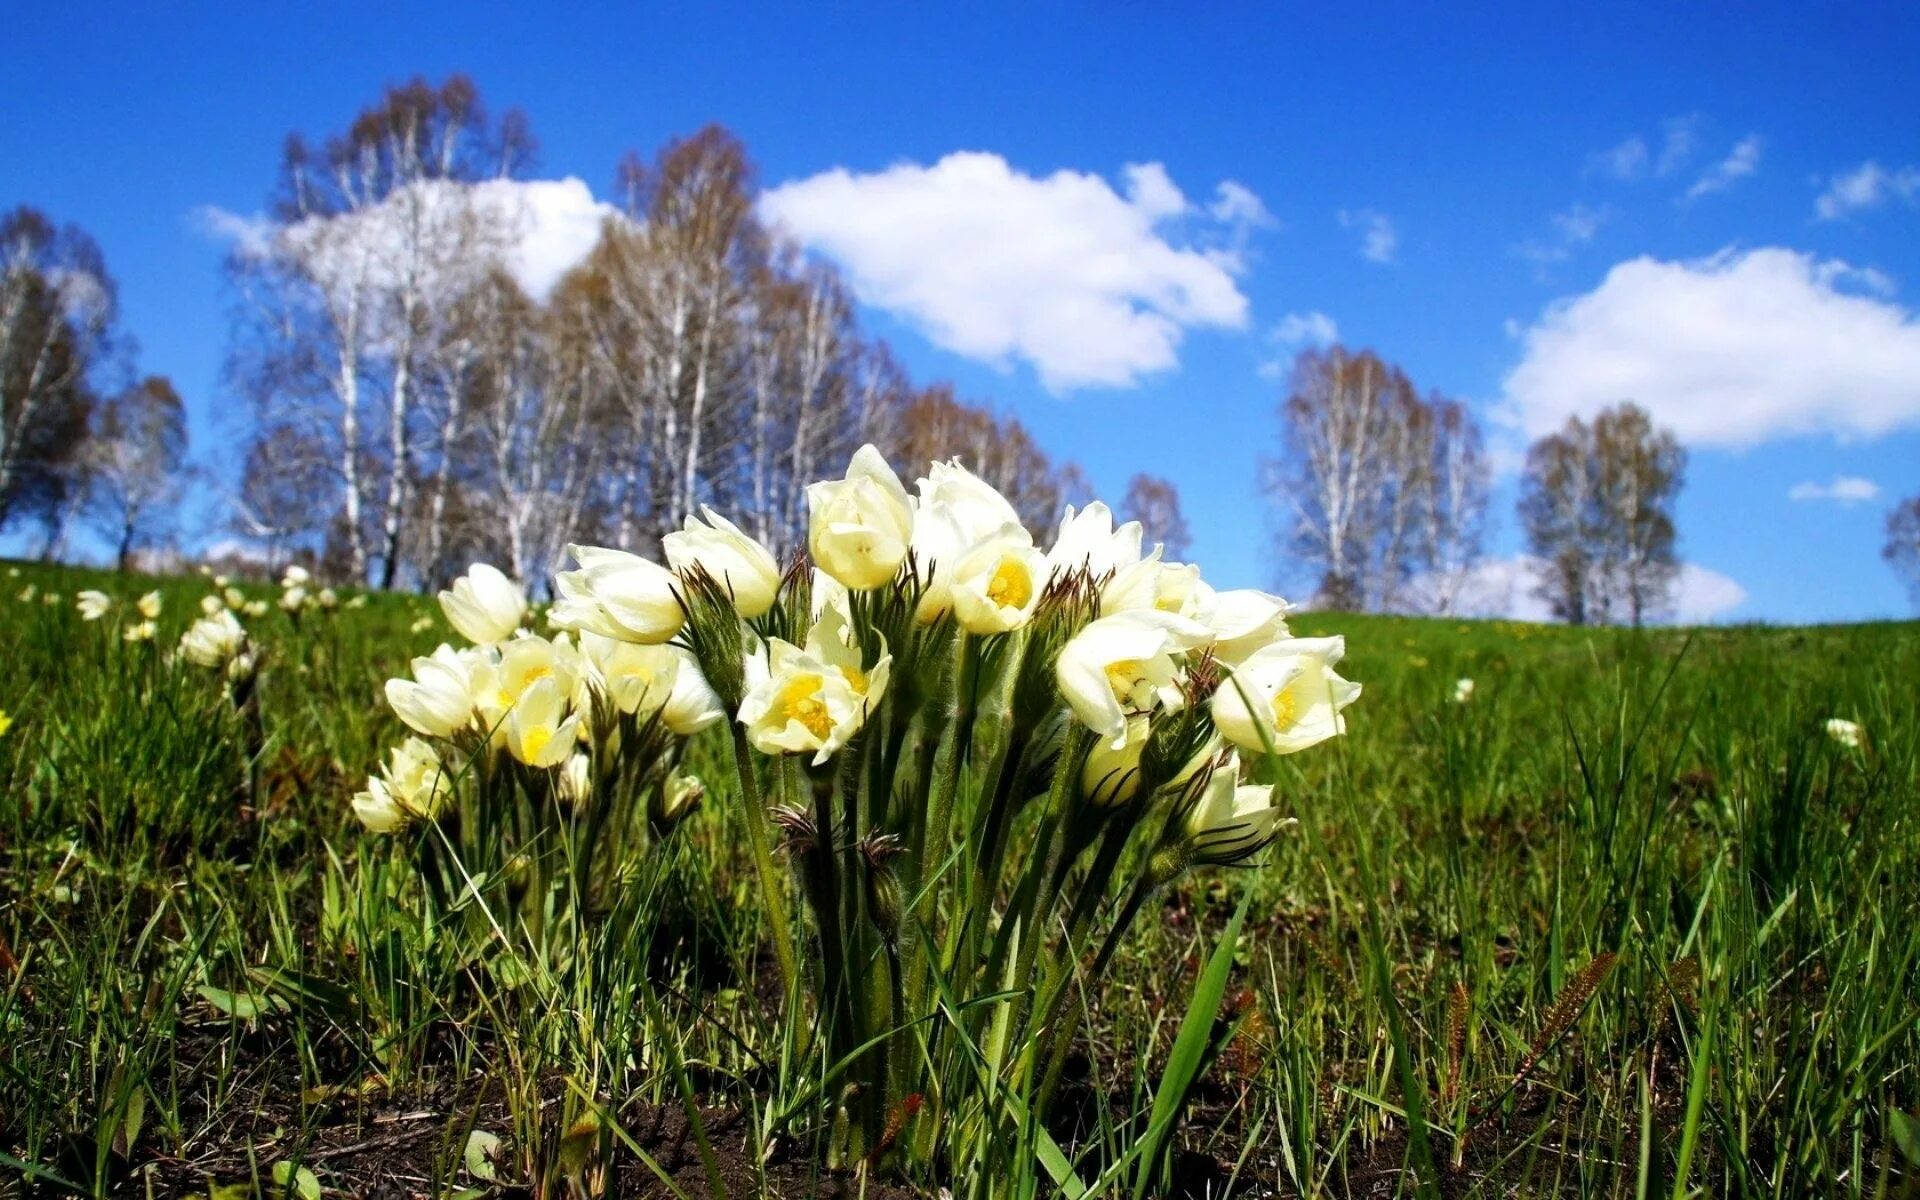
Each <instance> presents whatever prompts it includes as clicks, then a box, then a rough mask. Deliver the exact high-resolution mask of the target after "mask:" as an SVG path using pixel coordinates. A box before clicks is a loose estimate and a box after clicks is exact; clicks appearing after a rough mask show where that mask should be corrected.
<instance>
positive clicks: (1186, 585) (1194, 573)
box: [1100, 546, 1215, 624]
mask: <svg viewBox="0 0 1920 1200" xmlns="http://www.w3.org/2000/svg"><path fill="white" fill-rule="evenodd" d="M1214 606H1215V602H1214V594H1213V589H1212V588H1211V587H1209V586H1208V585H1207V582H1206V581H1205V580H1203V579H1201V578H1200V568H1199V567H1196V566H1194V565H1193V564H1192V563H1172V562H1161V561H1160V547H1158V546H1155V547H1154V548H1153V553H1152V554H1150V555H1148V556H1147V557H1146V558H1143V559H1141V560H1140V561H1139V562H1137V563H1134V564H1133V565H1132V566H1130V567H1127V568H1125V569H1124V570H1122V571H1120V572H1119V573H1118V574H1116V575H1115V576H1114V577H1113V578H1112V579H1111V580H1109V581H1108V583H1107V585H1106V586H1105V587H1103V588H1101V589H1100V611H1101V612H1103V613H1120V612H1136V611H1141V610H1147V609H1152V610H1156V611H1159V612H1164V613H1173V614H1174V615H1175V616H1181V617H1186V618H1188V619H1190V620H1194V621H1199V622H1200V623H1202V624H1206V623H1209V622H1210V621H1212V619H1213V615H1214Z"/></svg>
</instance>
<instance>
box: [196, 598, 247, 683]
mask: <svg viewBox="0 0 1920 1200" xmlns="http://www.w3.org/2000/svg"><path fill="white" fill-rule="evenodd" d="M208 599H212V597H208ZM246 644H247V631H246V630H245V629H244V628H242V627H241V625H240V620H239V618H237V617H235V616H234V615H233V613H231V612H230V611H228V610H227V609H226V607H225V606H223V605H219V604H216V605H214V609H213V612H212V613H210V614H209V615H207V616H204V617H202V618H200V619H199V620H198V621H195V622H194V623H193V624H192V625H189V626H188V627H187V631H186V632H185V633H184V634H182V635H181V636H180V653H181V654H182V655H184V656H185V657H186V660H187V661H188V662H190V663H192V664H194V665H195V666H197V667H205V668H207V669H208V670H209V671H218V670H222V669H224V668H225V667H226V666H227V665H228V664H229V663H231V662H232V661H233V659H234V656H235V655H237V654H239V653H240V652H241V650H243V649H244V648H245V647H246Z"/></svg>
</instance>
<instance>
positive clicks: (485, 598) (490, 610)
mask: <svg viewBox="0 0 1920 1200" xmlns="http://www.w3.org/2000/svg"><path fill="white" fill-rule="evenodd" d="M440 611H441V612H444V613H446V614H447V624H449V625H451V626H453V627H454V629H455V630H456V631H457V632H458V633H459V634H460V636H461V637H464V638H466V639H467V640H468V641H470V642H472V643H473V644H474V645H476V646H487V645H491V644H493V643H494V642H504V641H506V640H507V639H508V638H510V637H512V636H513V631H514V630H516V629H518V628H520V619H521V618H522V617H524V616H526V615H527V594H526V593H525V592H524V591H522V590H521V588H520V585H519V584H517V583H515V582H514V581H513V580H511V579H508V578H507V577H506V576H505V575H504V574H502V573H501V572H500V570H499V569H498V568H497V567H492V566H489V565H488V564H486V563H474V564H473V565H472V566H470V567H468V568H467V573H466V574H465V575H462V576H461V577H460V578H458V579H456V580H454V581H453V586H452V587H451V588H448V589H447V590H446V591H444V592H441V593H440Z"/></svg>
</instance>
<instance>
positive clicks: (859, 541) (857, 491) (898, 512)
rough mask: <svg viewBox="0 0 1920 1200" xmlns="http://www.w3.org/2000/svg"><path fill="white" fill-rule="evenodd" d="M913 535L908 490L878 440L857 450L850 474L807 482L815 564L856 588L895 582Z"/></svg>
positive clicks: (809, 534)
mask: <svg viewBox="0 0 1920 1200" xmlns="http://www.w3.org/2000/svg"><path fill="white" fill-rule="evenodd" d="M912 538H913V506H912V504H911V503H910V502H909V500H908V497H907V490H906V488H904V487H902V486H901V485H900V477H899V476H898V475H895V474H894V473H893V468H892V467H890V466H888V465H887V460H886V459H885V458H883V457H882V456H881V454H880V451H879V450H877V449H875V448H874V447H873V446H872V445H866V446H862V447H860V449H859V450H857V451H855V452H854V455H853V461H852V462H850V463H848V464H847V473H846V476H845V478H842V479H832V480H825V481H822V482H820V483H811V484H808V485H807V547H808V549H809V550H810V551H812V553H813V561H814V563H815V565H817V566H818V567H819V568H820V569H821V570H822V571H825V572H826V573H827V574H829V575H831V576H833V577H834V578H835V579H837V580H839V581H840V582H841V583H843V584H845V585H846V586H847V587H849V588H851V589H852V590H854V591H856V592H865V591H872V590H873V589H874V588H877V587H882V586H884V585H885V584H887V583H889V582H891V581H892V580H893V577H894V576H895V575H896V574H898V573H899V570H900V564H901V563H902V562H904V561H906V557H907V547H908V545H909V544H910V543H911V541H912Z"/></svg>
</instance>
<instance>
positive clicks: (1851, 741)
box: [1827, 717, 1866, 750]
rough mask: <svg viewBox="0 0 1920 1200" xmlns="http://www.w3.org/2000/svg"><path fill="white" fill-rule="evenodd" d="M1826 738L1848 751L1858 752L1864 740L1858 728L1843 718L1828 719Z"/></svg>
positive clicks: (1862, 733) (1863, 735)
mask: <svg viewBox="0 0 1920 1200" xmlns="http://www.w3.org/2000/svg"><path fill="white" fill-rule="evenodd" d="M1827 736H1828V737H1830V738H1832V739H1833V740H1834V741H1836V742H1838V743H1840V744H1841V745H1842V746H1845V747H1846V748H1847V749H1849V750H1858V749H1859V748H1860V744H1861V743H1862V742H1863V741H1865V740H1866V735H1865V733H1864V731H1862V730H1861V728H1860V726H1859V725H1858V724H1856V723H1854V722H1852V721H1849V720H1847V719H1846V718H1844V717H1830V718H1828V720H1827Z"/></svg>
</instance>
